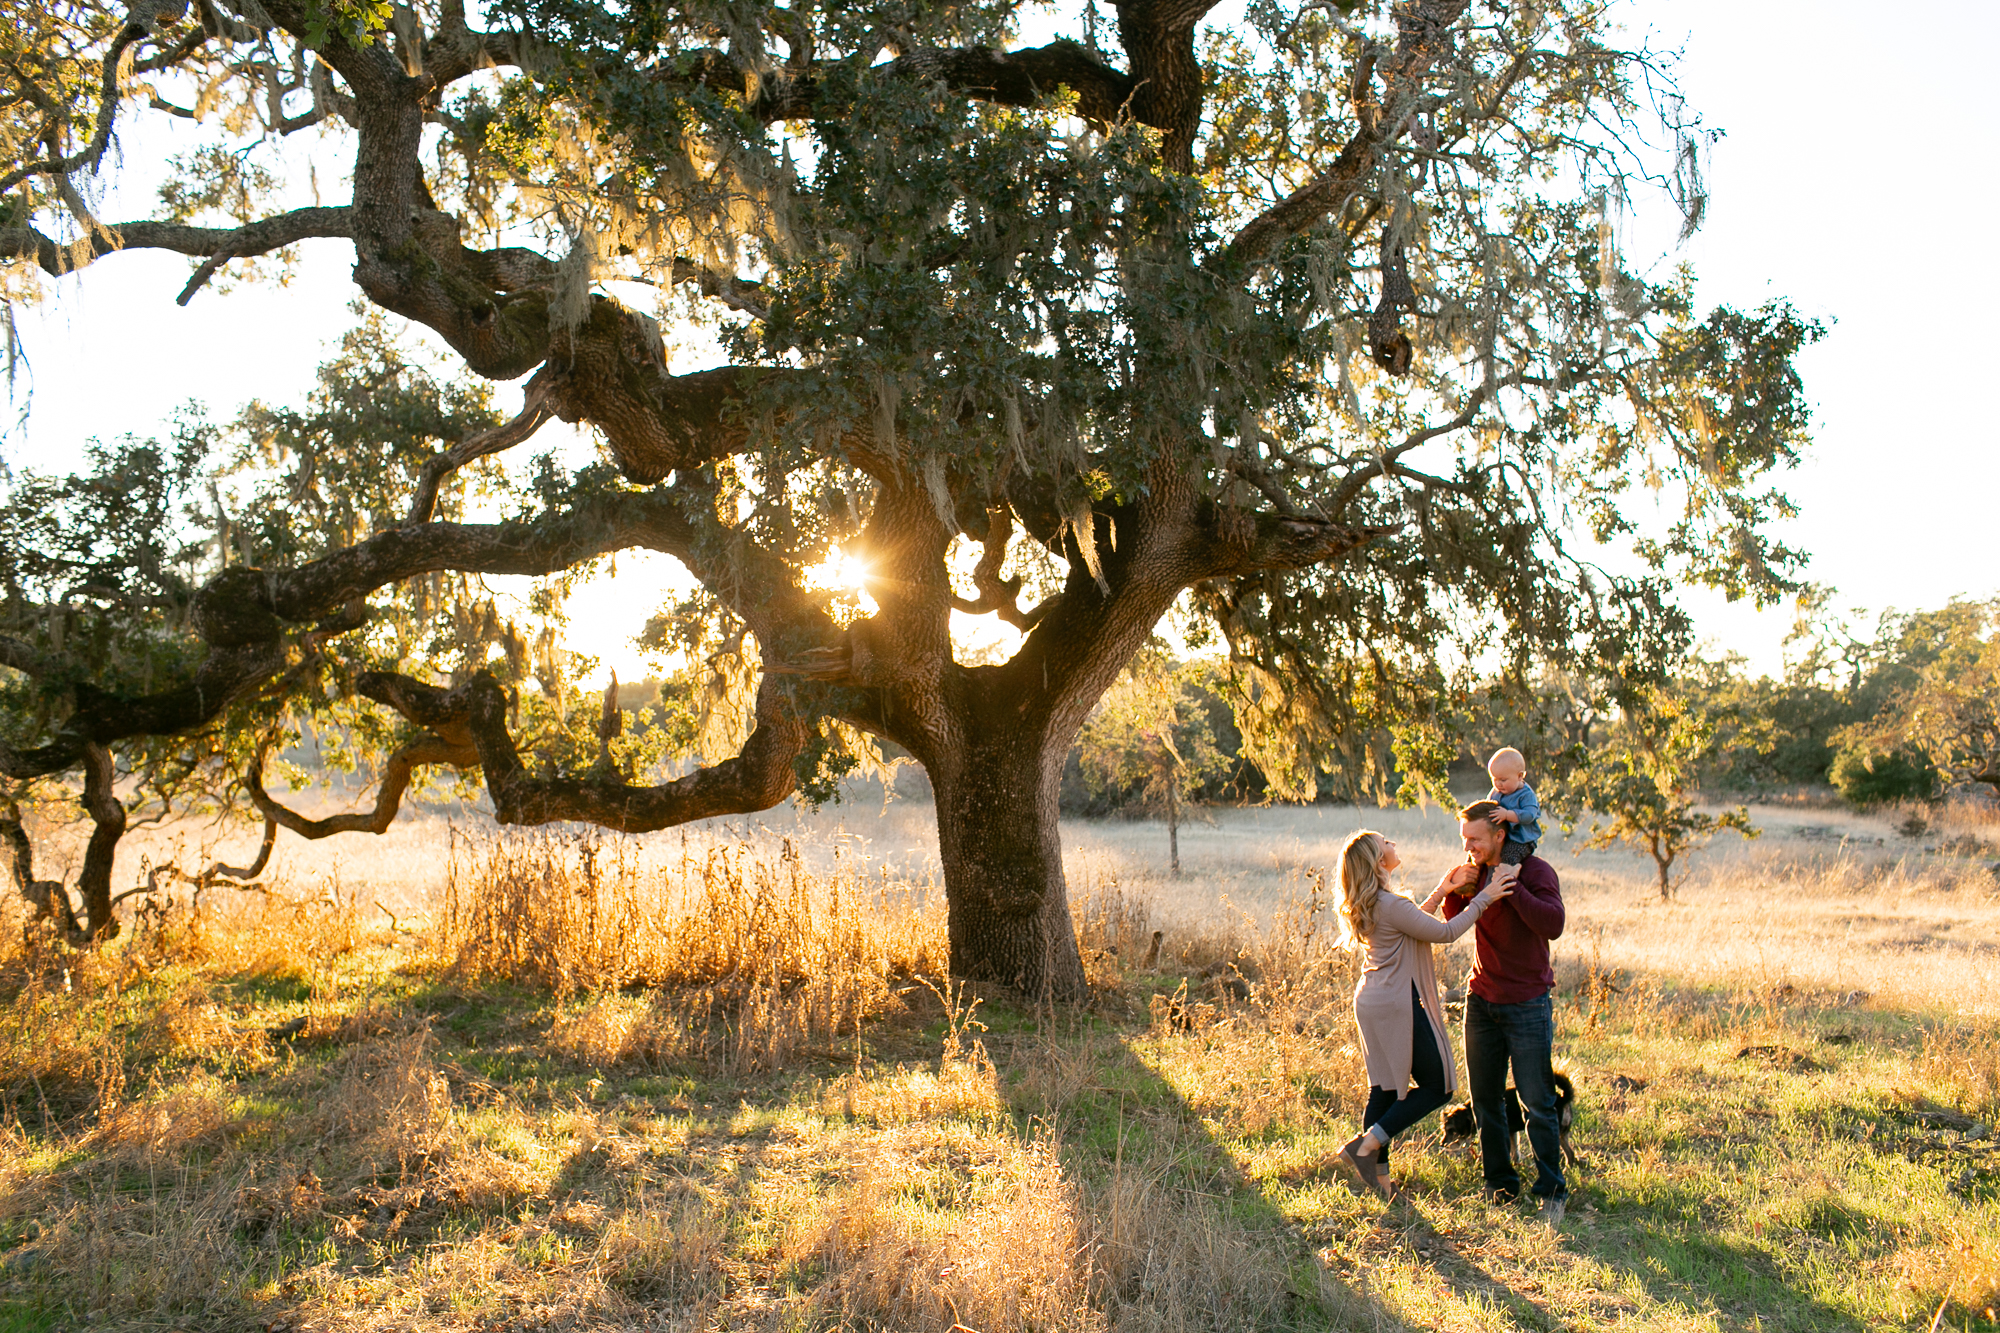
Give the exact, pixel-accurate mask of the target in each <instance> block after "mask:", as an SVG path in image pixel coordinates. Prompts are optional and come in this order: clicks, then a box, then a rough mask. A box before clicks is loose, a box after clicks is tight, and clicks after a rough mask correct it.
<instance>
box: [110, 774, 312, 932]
mask: <svg viewBox="0 0 2000 1333" xmlns="http://www.w3.org/2000/svg"><path fill="white" fill-rule="evenodd" d="M258 762H259V763H260V764H261V763H262V762H263V756H262V755H261V754H260V755H259V756H258ZM277 845H278V825H277V822H276V821H275V820H273V819H271V818H270V817H269V816H266V817H265V819H264V840H263V841H262V842H260V843H259V844H258V845H257V857H256V859H255V860H253V861H252V862H251V863H250V864H249V865H247V866H232V865H224V864H223V863H222V862H220V861H215V862H212V863H210V865H209V867H208V869H206V870H203V871H201V872H200V873H198V874H193V875H190V874H188V873H187V872H186V871H185V870H182V869H181V868H180V865H179V864H178V863H177V862H174V861H168V862H167V863H166V864H164V865H157V866H154V867H153V868H152V869H150V870H148V871H147V872H146V882H145V883H144V884H141V885H139V886H138V887H137V888H131V889H127V890H125V892H123V893H121V894H119V895H118V896H117V897H115V898H113V899H112V900H111V905H112V906H113V907H116V906H118V904H120V903H122V902H124V901H125V900H126V899H127V898H140V897H150V896H152V895H153V894H155V893H158V892H159V891H160V876H162V875H172V876H173V877H174V878H175V879H178V880H180V881H181V882H182V883H183V884H190V885H193V886H194V889H195V892H196V894H197V896H199V894H200V891H201V890H203V889H206V888H210V887H212V886H213V885H214V884H215V883H216V881H218V880H224V879H233V880H237V881H239V884H238V887H243V888H250V887H254V886H252V885H250V884H249V883H248V881H250V880H253V879H255V878H257V876H259V875H261V874H263V873H264V867H265V866H267V865H269V864H271V849H272V848H273V847H276V846H277Z"/></svg>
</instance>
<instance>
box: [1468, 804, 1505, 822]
mask: <svg viewBox="0 0 2000 1333" xmlns="http://www.w3.org/2000/svg"><path fill="white" fill-rule="evenodd" d="M1499 810H1500V802H1498V801H1485V800H1481V801H1474V802H1473V803H1472V804H1471V805H1468V806H1466V807H1465V809H1463V810H1461V811H1459V812H1458V817H1459V819H1460V820H1462V821H1464V820H1483V821H1485V822H1486V823H1488V824H1491V823H1492V822H1493V816H1494V815H1495V814H1496V813H1498V812H1499Z"/></svg>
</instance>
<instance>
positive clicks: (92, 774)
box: [76, 744, 125, 940]
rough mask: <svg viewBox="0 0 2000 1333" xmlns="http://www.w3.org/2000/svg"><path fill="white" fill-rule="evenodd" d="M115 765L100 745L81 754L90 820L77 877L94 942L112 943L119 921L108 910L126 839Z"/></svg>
mask: <svg viewBox="0 0 2000 1333" xmlns="http://www.w3.org/2000/svg"><path fill="white" fill-rule="evenodd" d="M117 781H118V765H117V762H116V761H115V760H114V759H113V758H112V754H111V751H110V749H109V748H108V747H106V746H103V745H95V744H93V745H90V746H88V747H86V749H85V750H84V764H83V808H84V811H85V813H87V814H88V815H89V816H90V818H91V830H90V842H89V843H88V844H87V845H86V846H85V847H84V849H83V869H82V871H81V872H80V873H79V874H78V875H77V877H76V887H77V891H78V892H79V893H81V894H82V895H83V913H84V931H85V933H86V934H87V935H89V937H90V938H91V939H93V940H108V939H113V938H115V937H116V936H117V934H118V918H117V917H116V916H114V915H113V914H112V910H111V870H112V866H113V864H114V863H115V861H116V859H117V855H118V840H119V839H120V838H122V837H124V836H125V806H124V803H123V802H121V801H120V800H119V799H118V792H117V790H116V786H117Z"/></svg>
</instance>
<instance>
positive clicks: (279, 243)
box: [0, 207, 354, 305]
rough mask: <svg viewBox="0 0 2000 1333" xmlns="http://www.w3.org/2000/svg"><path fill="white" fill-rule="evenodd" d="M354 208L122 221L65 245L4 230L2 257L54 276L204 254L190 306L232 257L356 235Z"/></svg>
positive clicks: (28, 231) (23, 230) (29, 230)
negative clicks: (129, 260) (237, 218)
mask: <svg viewBox="0 0 2000 1333" xmlns="http://www.w3.org/2000/svg"><path fill="white" fill-rule="evenodd" d="M353 234H354V233H353V227H352V219H351V210H350V209H348V208H344V207H338V208H300V209H294V210H293V211H292V212H289V213H280V214H277V215H276V216H275V217H268V218H260V219H258V220H257V221H256V222H252V223H248V224H246V225H244V226H241V227H191V226H186V225H184V224H182V223H178V222H146V221H142V222H121V223H117V224H115V225H107V224H99V225H98V226H97V227H95V228H94V229H93V230H92V231H91V232H90V234H88V235H86V236H82V237H79V238H78V239H77V240H75V241H72V242H70V243H69V244H67V245H65V244H62V243H60V242H57V241H54V240H51V239H50V238H49V237H47V236H44V235H43V234H42V233H41V232H39V231H36V230H35V229H34V228H33V227H8V228H4V229H0V258H7V259H32V260H34V261H35V263H37V264H38V265H40V266H41V269H42V271H43V272H44V273H47V274H49V275H50V276H51V277H61V276H62V275H63V274H65V273H73V272H75V271H76V270H77V269H80V268H82V267H83V266H84V265H86V264H89V263H91V262H93V261H94V260H97V259H101V258H103V257H104V256H105V255H109V254H116V253H117V252H118V251H120V250H172V251H174V252H175V253H176V254H183V255H204V256H208V257H209V260H210V262H209V263H207V264H204V265H203V266H202V267H201V269H200V270H198V271H197V272H196V274H195V279H196V280H194V281H190V283H189V284H188V286H187V288H186V289H185V290H183V291H182V293H181V295H180V297H179V303H180V304H181V305H186V304H187V303H188V300H189V298H191V297H192V296H193V295H194V293H195V292H196V291H197V290H198V289H199V288H200V286H201V284H202V283H203V282H206V281H207V280H208V278H209V277H211V276H213V275H214V272H215V270H216V269H217V268H219V267H220V266H221V265H222V264H224V263H226V262H228V261H229V260H231V259H249V258H252V257H254V256H256V255H262V254H269V253H270V252H271V251H273V250H282V249H283V248H284V247H286V246H288V245H291V244H293V243H294V242H297V241H303V240H310V239H312V238H314V237H323V236H326V237H351V236H352V235H353Z"/></svg>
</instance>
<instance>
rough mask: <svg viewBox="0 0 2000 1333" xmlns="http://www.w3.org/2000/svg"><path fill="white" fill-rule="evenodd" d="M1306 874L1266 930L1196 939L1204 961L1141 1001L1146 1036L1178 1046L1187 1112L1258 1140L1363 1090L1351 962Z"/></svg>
mask: <svg viewBox="0 0 2000 1333" xmlns="http://www.w3.org/2000/svg"><path fill="white" fill-rule="evenodd" d="M1337 935H1338V932H1337V929H1336V928H1335V927H1334V924H1333V921H1332V912H1331V904H1330V901H1329V899H1328V896H1327V894H1326V891H1325V888H1324V885H1323V882H1322V880H1321V878H1320V877H1319V875H1318V874H1317V872H1311V871H1308V872H1307V873H1306V875H1305V876H1304V878H1303V880H1302V882H1301V885H1300V891H1299V893H1298V896H1297V897H1295V898H1294V899H1293V900H1292V902H1290V903H1289V904H1287V905H1286V906H1284V907H1283V908H1281V909H1280V910H1279V911H1278V912H1277V913H1275V914H1274V916H1273V918H1272V921H1271V924H1270V925H1269V926H1268V927H1260V926H1258V925H1257V924H1256V923H1255V922H1253V921H1250V920H1248V919H1243V920H1240V921H1239V922H1238V923H1237V924H1236V925H1235V926H1234V928H1232V929H1222V928H1212V929H1211V930H1210V931H1209V932H1208V933H1206V934H1204V935H1202V936H1200V937H1198V939H1199V943H1200V945H1201V949H1202V952H1203V953H1204V954H1206V955H1207V956H1208V957H1210V959H1211V961H1210V962H1209V963H1208V965H1207V966H1206V967H1205V968H1203V969H1202V971H1201V972H1199V973H1197V974H1195V975H1194V976H1191V977H1189V978H1188V979H1187V980H1186V981H1185V982H1183V983H1182V985H1181V987H1180V988H1179V989H1178V990H1177V991H1176V992H1175V993H1173V994H1171V995H1155V996H1153V997H1152V999H1151V1001H1150V1008H1151V1014H1152V1019H1153V1038H1154V1039H1155V1040H1160V1041H1176V1040H1182V1041H1185V1042H1187V1049H1186V1050H1183V1051H1181V1052H1179V1053H1177V1054H1176V1056H1175V1067H1176V1069H1177V1070H1179V1071H1180V1073H1179V1076H1178V1087H1177V1090H1178V1091H1179V1093H1180V1095H1181V1097H1182V1098H1183V1099H1184V1100H1185V1101H1186V1103H1187V1105H1188V1106H1189V1108H1190V1109H1192V1110H1194V1111H1195V1112H1196V1113H1198V1114H1200V1115H1203V1116H1206V1117H1209V1118H1211V1119H1214V1120H1216V1121H1218V1122H1219V1123H1222V1124H1224V1125H1227V1126H1228V1127H1229V1128H1230V1130H1231V1132H1233V1133H1240V1134H1251V1135H1254V1134H1259V1133H1262V1132H1263V1131H1265V1130H1267V1129H1269V1128H1271V1127H1272V1126H1277V1125H1288V1126H1292V1127H1294V1128H1305V1127H1311V1126H1313V1125H1315V1124H1317V1123H1320V1122H1322V1121H1324V1120H1325V1119H1326V1118H1327V1117H1329V1116H1332V1115H1335V1114H1337V1113H1338V1112H1339V1110H1340V1108H1341V1107H1342V1106H1343V1105H1345V1104H1346V1103H1347V1102H1349V1101H1351V1100H1355V1099H1357V1098H1359V1097H1360V1096H1362V1095H1365V1092H1366V1088H1367V1077H1366V1075H1365V1073H1364V1072H1363V1069H1362V1065H1361V1059H1360V1055H1359V1052H1358V1051H1357V1050H1356V1048H1355V1040H1354V1008H1353V992H1354V981H1355V976H1356V968H1357V967H1358V961H1357V959H1356V958H1355V956H1354V955H1352V954H1350V953H1346V952H1343V951H1342V950H1341V949H1339V948H1338V947H1337Z"/></svg>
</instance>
